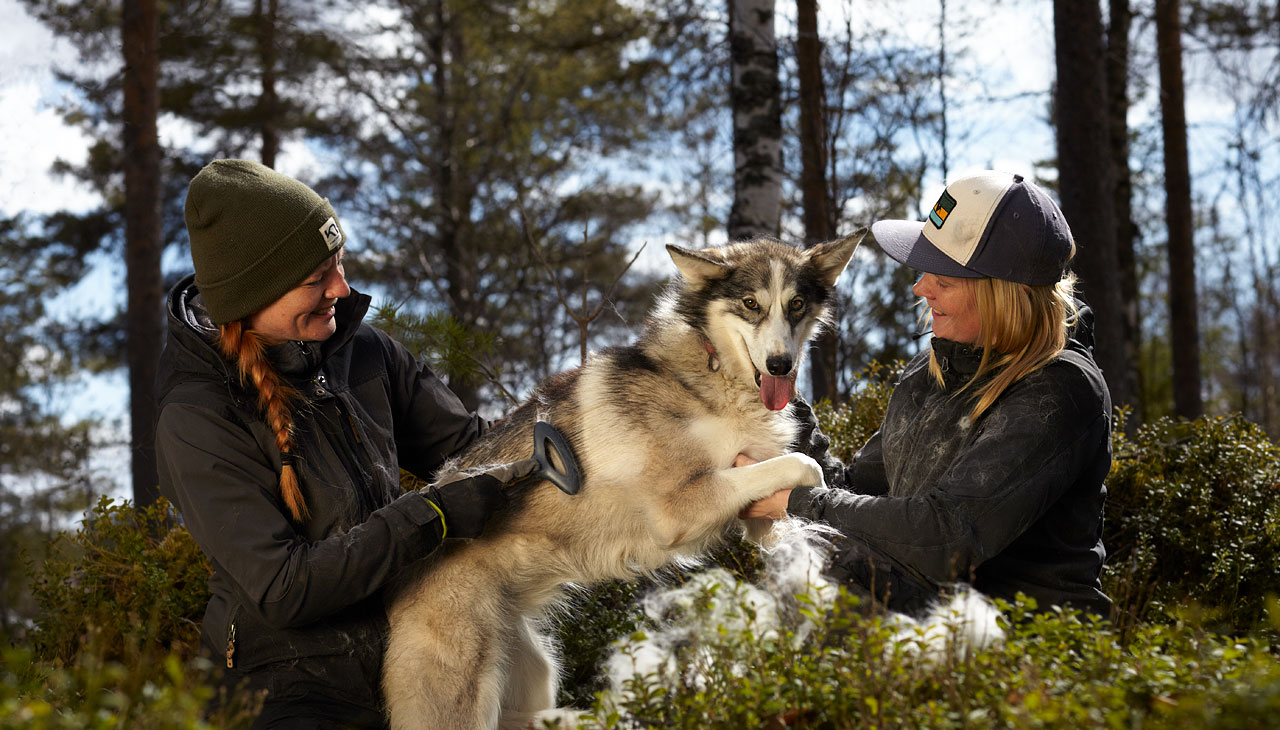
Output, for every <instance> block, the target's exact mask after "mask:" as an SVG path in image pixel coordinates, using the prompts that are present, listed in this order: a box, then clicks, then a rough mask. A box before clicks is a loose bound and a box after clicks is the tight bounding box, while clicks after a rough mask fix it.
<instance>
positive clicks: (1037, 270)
mask: <svg viewBox="0 0 1280 730" xmlns="http://www.w3.org/2000/svg"><path fill="white" fill-rule="evenodd" d="M871 233H872V235H874V236H875V239H876V242H877V243H879V244H880V248H882V249H883V250H884V252H885V253H887V254H889V256H891V257H892V258H893V259H894V260H896V261H898V262H899V263H903V264H906V265H907V266H910V267H911V268H913V269H916V270H918V271H923V272H926V273H930V274H938V275H941V276H956V277H963V278H970V279H976V278H982V277H991V278H993V279H1004V280H1006V281H1013V282H1017V283H1020V284H1030V285H1032V286H1042V285H1046V284H1054V283H1057V282H1058V280H1060V279H1061V278H1062V275H1063V272H1064V270H1065V269H1066V267H1067V263H1068V262H1069V261H1070V260H1071V255H1072V250H1073V244H1072V238H1071V229H1070V228H1069V227H1068V226H1067V219H1066V218H1065V217H1064V216H1063V215H1062V210H1061V209H1059V208H1058V205H1057V203H1054V202H1053V199H1052V198H1050V197H1049V194H1048V193H1046V192H1045V191H1044V190H1043V189H1041V188H1040V187H1039V186H1038V185H1036V184H1035V183H1033V182H1031V181H1029V180H1026V179H1024V178H1023V177H1022V176H1021V175H1015V174H1012V173H1007V172H996V171H994V170H986V171H983V172H980V173H977V174H974V175H969V176H966V177H962V178H959V179H957V180H955V181H954V182H952V183H951V184H950V185H948V186H947V187H946V189H945V190H943V191H942V195H941V196H939V198H938V202H937V203H936V204H935V205H934V206H933V210H932V211H930V212H929V217H928V219H927V220H924V221H903V220H884V221H878V222H876V223H874V224H872V226H871Z"/></svg>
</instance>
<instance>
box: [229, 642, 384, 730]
mask: <svg viewBox="0 0 1280 730" xmlns="http://www.w3.org/2000/svg"><path fill="white" fill-rule="evenodd" d="M380 679H381V678H380V676H379V672H378V668H377V667H375V666H369V662H368V661H367V660H366V661H364V662H362V661H360V660H359V659H358V658H356V657H354V656H350V655H344V656H322V657H307V658H305V659H299V660H294V661H284V662H274V663H271V664H267V665H265V666H261V667H255V668H253V669H252V670H249V671H240V670H238V669H227V670H225V671H224V673H223V675H222V681H221V682H220V688H221V689H222V690H223V692H224V697H225V698H228V699H230V700H236V699H243V700H246V701H247V700H249V699H250V698H252V697H253V696H255V695H265V697H264V699H263V703H262V711H261V712H260V713H259V714H258V716H257V718H256V719H255V720H254V722H253V725H252V730H295V729H296V730H385V729H386V728H387V717H386V714H385V712H384V711H383V702H382V697H381V693H380V690H379V682H380ZM226 701H227V700H225V699H224V700H223V702H224V703H225V702H226Z"/></svg>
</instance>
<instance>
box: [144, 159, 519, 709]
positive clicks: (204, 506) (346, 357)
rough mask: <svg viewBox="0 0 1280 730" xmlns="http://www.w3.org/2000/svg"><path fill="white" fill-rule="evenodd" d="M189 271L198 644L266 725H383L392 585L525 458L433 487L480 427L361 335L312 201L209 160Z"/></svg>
mask: <svg viewBox="0 0 1280 730" xmlns="http://www.w3.org/2000/svg"><path fill="white" fill-rule="evenodd" d="M186 221H187V231H188V233H189V235H190V238H191V258H192V262H193V263H194V265H195V274H194V275H193V276H188V277H187V278H185V279H183V280H182V281H181V282H179V283H178V284H177V285H176V286H175V287H174V288H173V290H172V291H171V292H170V293H169V296H168V300H167V308H168V313H169V318H168V320H169V321H168V336H167V341H166V345H165V350H164V353H163V355H162V356H161V363H160V375H159V397H160V415H159V421H158V424H157V431H156V448H157V452H158V466H159V473H160V491H161V493H162V494H164V495H165V496H166V497H167V498H168V499H169V500H171V501H172V502H173V503H174V504H175V505H176V506H177V507H178V510H179V512H180V513H181V515H182V518H183V521H184V523H185V524H186V526H187V528H188V529H189V530H190V532H191V534H192V536H194V537H195V539H196V542H197V543H198V544H199V545H200V548H201V550H203V551H204V553H205V555H206V556H208V558H209V561H210V563H211V564H212V566H213V574H212V575H211V576H210V578H209V590H210V592H211V593H212V596H211V598H210V600H209V605H208V607H207V609H206V611H205V615H204V621H203V625H202V631H201V644H202V646H203V648H204V650H206V651H207V652H209V653H210V654H212V655H213V656H214V657H215V659H216V661H217V662H218V664H219V665H222V666H224V667H225V674H224V677H223V684H224V686H225V687H226V688H227V689H228V690H229V691H233V692H244V693H246V694H245V696H248V693H250V692H258V691H262V690H266V698H265V704H264V706H263V710H262V713H261V715H260V716H259V717H258V718H257V721H256V723H255V725H254V727H255V728H265V727H272V728H277V727H298V728H363V727H370V728H381V727H384V725H385V720H384V715H383V711H382V702H381V698H380V693H379V689H378V682H379V677H380V676H381V672H380V666H381V661H382V650H383V640H384V637H385V635H386V630H387V621H386V617H385V613H384V611H383V604H382V601H383V599H382V596H381V590H382V588H383V587H384V586H386V585H387V584H388V583H389V582H390V580H391V579H392V577H393V576H395V575H396V573H398V572H399V571H400V570H401V569H402V568H404V567H405V566H407V565H409V564H410V563H412V562H414V561H416V560H418V559H420V558H422V557H423V556H425V555H427V554H429V553H430V552H432V551H433V550H434V549H435V548H436V547H438V546H439V545H440V544H441V543H442V541H443V540H444V539H446V538H449V539H453V538H472V537H476V536H477V535H479V534H480V532H481V531H482V530H483V528H484V525H485V522H486V521H487V519H488V518H489V517H490V515H492V514H494V513H495V512H497V511H498V510H500V509H501V508H502V506H503V504H504V503H505V502H506V498H505V496H504V493H503V488H502V487H503V484H505V483H507V482H510V481H512V480H514V479H515V478H517V477H519V476H521V475H523V474H527V473H529V472H530V471H532V470H533V468H534V467H535V463H534V462H533V461H532V460H528V461H524V462H518V463H516V464H512V465H506V466H503V467H499V468H496V469H494V470H491V472H489V473H481V474H477V475H476V476H474V477H472V478H469V479H462V480H460V481H455V482H452V483H449V484H447V485H437V486H436V487H431V488H428V489H425V490H423V491H422V492H414V491H410V492H407V493H406V492H404V491H403V490H402V489H401V487H400V469H401V468H402V467H403V468H404V469H406V470H408V471H410V472H412V473H413V474H415V475H417V476H419V477H421V478H424V479H425V478H429V477H430V476H431V475H432V473H433V472H434V471H435V470H436V469H437V468H438V467H440V465H441V464H442V463H443V462H444V461H445V459H447V458H448V457H449V456H451V455H452V454H454V453H455V452H457V451H458V450H460V449H462V448H463V447H465V446H466V445H467V444H469V443H471V442H472V441H474V440H475V439H476V438H477V437H479V436H480V435H481V433H482V432H484V431H485V429H486V424H485V422H484V421H483V420H482V419H481V418H480V417H478V416H477V415H476V414H474V413H471V412H469V411H467V409H466V408H464V407H463V406H462V404H461V402H459V401H458V399H457V398H456V397H455V396H454V395H453V394H452V393H451V392H450V391H449V389H448V388H447V387H446V386H445V385H444V383H443V382H441V381H440V380H439V378H437V377H436V376H435V374H433V373H432V372H431V370H430V369H429V368H427V367H426V366H424V365H422V364H420V363H418V362H416V361H415V359H414V357H413V356H412V355H411V354H410V353H409V352H408V351H407V350H405V348H404V347H402V346H401V345H399V344H398V343H396V342H395V341H393V340H392V339H391V338H390V337H388V336H387V335H386V334H384V333H382V332H381V331H379V330H377V329H374V328H373V327H370V326H369V325H367V324H364V323H363V322H362V319H363V317H364V315H365V312H366V311H367V310H368V308H369V303H370V300H369V297H367V296H365V295H362V294H359V293H356V292H354V291H353V290H352V289H351V287H350V286H349V285H348V284H347V281H346V278H345V275H344V271H343V263H342V262H343V256H344V252H345V243H346V233H345V231H344V230H343V228H342V226H341V225H340V224H339V222H338V219H337V216H336V214H335V213H334V211H333V208H332V207H330V205H329V202H328V201H327V200H325V199H324V198H321V197H320V196H319V195H317V194H316V193H315V192H314V191H312V190H311V188H309V187H307V186H306V185H304V184H302V183H301V182H298V181H297V180H294V179H292V178H290V177H286V176H284V175H281V174H279V173H277V172H275V171H274V170H271V169H270V168H267V167H264V166H263V165H260V164H258V163H255V162H250V161H246V160H215V161H214V162H212V163H210V164H209V165H208V166H206V167H205V168H204V169H203V170H201V171H200V173H199V174H198V175H196V176H195V178H194V179H192V181H191V184H190V187H189V189H188V193H187V200H186Z"/></svg>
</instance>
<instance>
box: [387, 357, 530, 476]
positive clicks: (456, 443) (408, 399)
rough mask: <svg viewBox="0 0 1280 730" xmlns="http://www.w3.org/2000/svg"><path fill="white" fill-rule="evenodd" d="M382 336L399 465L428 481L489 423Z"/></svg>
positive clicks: (440, 381) (424, 367) (423, 366)
mask: <svg viewBox="0 0 1280 730" xmlns="http://www.w3.org/2000/svg"><path fill="white" fill-rule="evenodd" d="M380 336H381V337H382V338H383V346H384V348H385V352H386V357H387V358H388V363H387V372H388V373H389V374H390V378H391V383H390V387H391V393H390V398H391V403H392V408H393V409H395V413H394V416H393V418H394V420H395V439H396V448H397V451H398V452H399V455H400V456H399V459H400V467H401V468H402V469H405V470H407V471H409V472H411V473H412V474H414V475H415V476H417V477H418V478H419V479H423V480H430V479H431V478H432V475H433V474H434V473H435V471H436V470H437V469H439V468H440V466H441V464H443V463H444V462H445V460H446V459H448V458H449V457H451V456H453V455H454V454H457V453H458V452H459V451H461V450H462V449H463V448H465V447H466V446H467V445H469V444H471V443H472V442H473V441H475V440H476V439H477V438H479V437H480V436H481V435H482V434H484V433H485V432H486V431H487V430H488V428H489V425H488V423H487V422H486V421H485V420H484V419H483V418H481V417H480V416H478V415H477V414H475V413H473V412H471V411H469V410H467V408H466V406H464V405H463V404H462V401H461V400H459V399H458V396H456V395H455V394H454V393H453V391H452V390H449V386H447V385H445V384H444V381H442V380H440V378H439V377H438V376H437V375H436V374H435V373H434V372H432V370H431V368H430V367H428V366H427V365H425V364H423V363H420V362H418V361H417V359H416V358H414V357H413V354H412V353H410V352H409V351H408V350H407V349H405V348H404V346H403V345H401V344H400V343H398V342H396V341H395V340H392V339H391V338H390V337H387V336H386V335H380ZM532 448H533V447H532V445H530V449H531V450H532Z"/></svg>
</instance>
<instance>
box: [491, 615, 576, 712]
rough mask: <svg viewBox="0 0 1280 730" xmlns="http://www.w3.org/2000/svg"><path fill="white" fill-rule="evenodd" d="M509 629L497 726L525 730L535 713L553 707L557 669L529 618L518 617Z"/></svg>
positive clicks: (545, 642) (542, 638) (543, 640)
mask: <svg viewBox="0 0 1280 730" xmlns="http://www.w3.org/2000/svg"><path fill="white" fill-rule="evenodd" d="M512 629H513V631H512V632H511V634H510V636H508V637H507V638H508V641H509V642H510V644H509V645H508V646H507V652H508V654H507V656H508V658H509V661H510V666H508V667H507V685H506V687H505V689H504V691H503V700H502V719H501V722H500V723H499V725H498V727H499V728H501V729H502V730H524V728H527V727H529V726H530V723H531V722H533V721H534V718H535V716H536V715H537V713H539V712H541V711H544V710H549V709H551V708H553V707H555V702H556V687H557V684H558V680H559V677H558V676H557V673H558V671H559V667H558V666H557V662H556V660H555V654H554V653H553V652H552V650H551V647H550V646H549V645H548V643H547V639H546V637H544V636H542V635H541V634H540V633H539V632H538V630H537V629H536V628H535V626H534V625H533V620H532V619H530V618H529V617H527V616H524V617H519V618H517V619H516V620H515V623H514V626H513V627H512ZM563 727H568V726H563Z"/></svg>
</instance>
